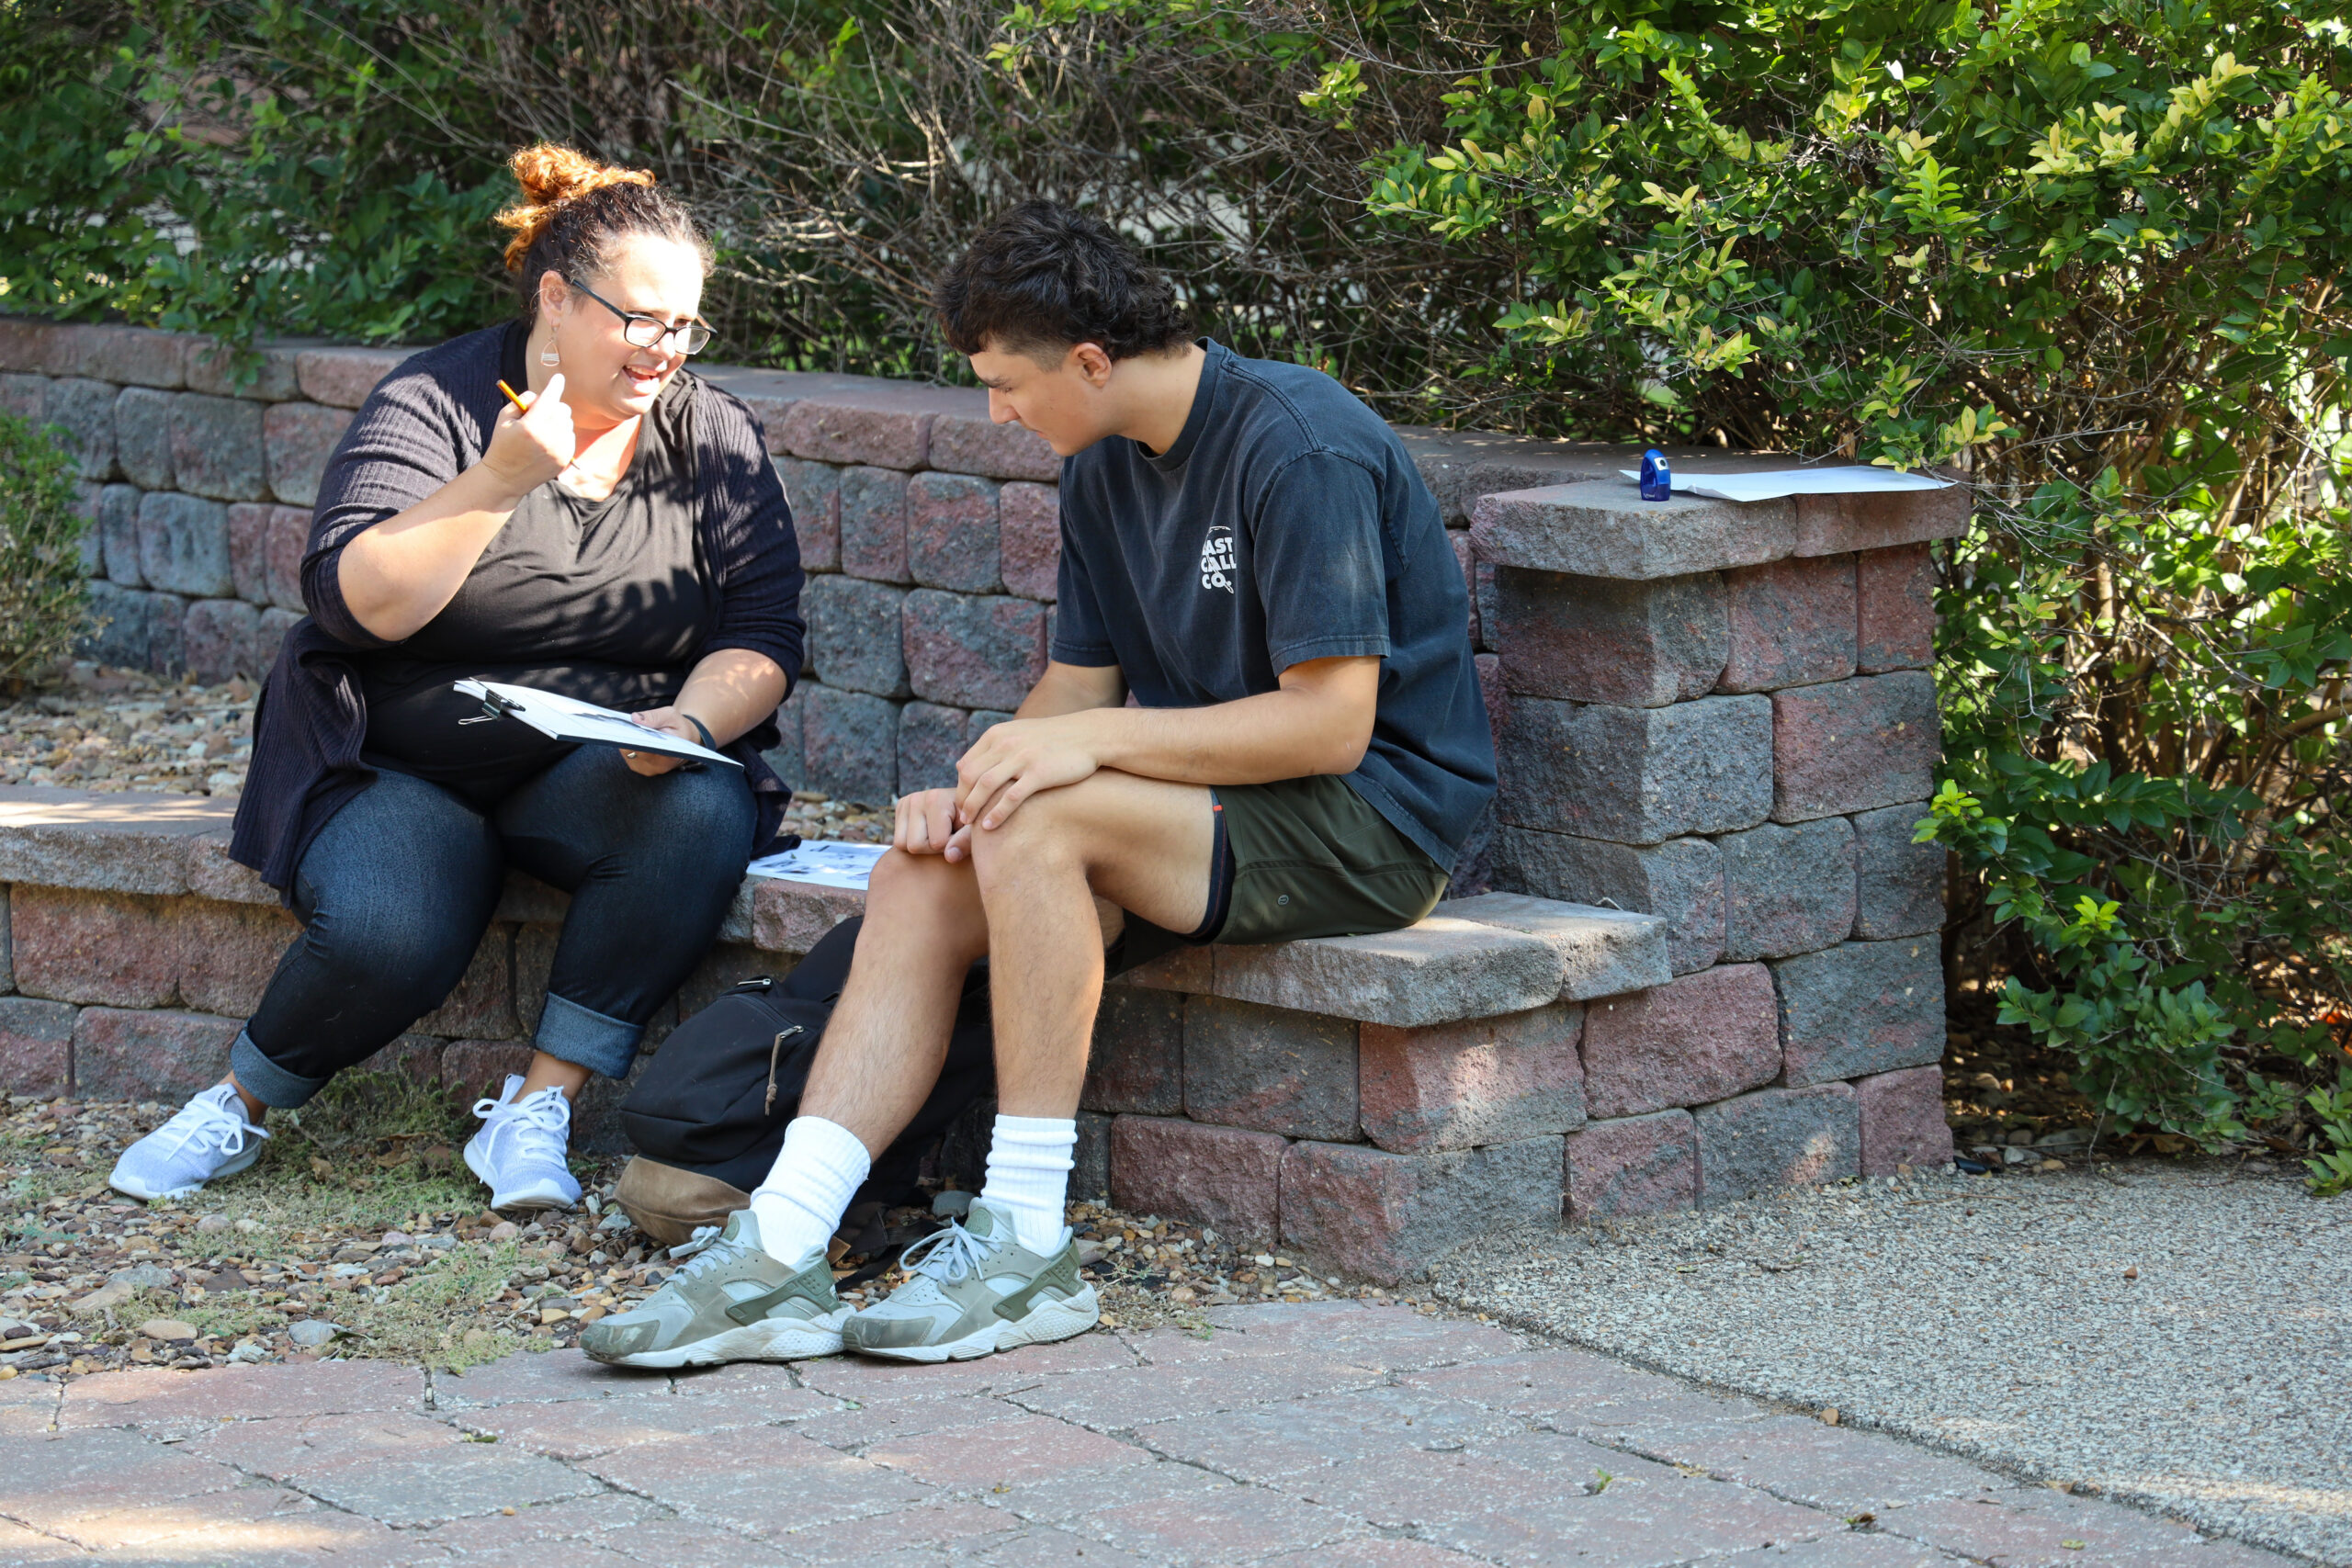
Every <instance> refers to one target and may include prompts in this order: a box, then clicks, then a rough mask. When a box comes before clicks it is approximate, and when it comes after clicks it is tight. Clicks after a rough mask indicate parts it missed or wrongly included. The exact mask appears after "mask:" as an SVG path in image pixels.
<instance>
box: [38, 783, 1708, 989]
mask: <svg viewBox="0 0 2352 1568" xmlns="http://www.w3.org/2000/svg"><path fill="white" fill-rule="evenodd" d="M234 815H235V807H234V806H233V805H232V804H230V803H228V802H223V801H214V800H211V799H209V797H206V796H202V795H150V794H141V793H136V792H132V791H122V792H119V793H96V792H86V791H79V790H66V789H50V788H42V787H39V786H32V787H27V786H22V785H18V786H16V787H12V788H0V883H7V884H12V885H24V886H35V887H57V888H71V889H75V890H79V891H84V892H94V893H120V894H134V895H143V896H149V897H172V896H175V895H190V896H193V897H198V898H207V899H215V900H219V901H220V902H224V903H232V904H252V905H269V906H276V905H277V902H278V898H277V893H276V891H275V890H273V889H272V888H270V887H269V886H267V885H266V884H265V883H264V882H263V881H262V880H261V879H260V878H259V877H258V876H256V875H254V874H253V873H252V872H251V871H249V870H248V869H246V868H245V867H244V866H242V865H239V864H238V863H235V862H234V861H232V860H231V859H229V856H228V843H229V823H230V820H231V818H232V817H233V816H234ZM569 902H570V899H569V898H568V897H566V896H565V895H564V894H562V893H560V892H559V891H557V890H556V889H554V888H551V887H548V886H546V885H545V884H543V883H540V882H538V881H537V880H536V879H535V878H532V877H530V876H526V875H525V874H522V873H520V872H512V873H509V874H508V876H507V886H506V891H505V893H504V895H503V897H501V899H500V900H499V905H498V908H497V910H496V912H495V913H494V914H493V915H492V920H493V921H511V922H515V923H518V924H549V925H552V924H557V923H560V921H561V920H562V919H563V912H564V908H565V907H566V906H567V905H568V904H569ZM864 908H865V897H864V895H863V894H860V893H857V892H854V891H852V890H850V889H846V888H838V887H824V886H817V885H814V884H810V883H803V882H786V881H780V880H777V879H775V878H773V877H760V876H747V877H745V878H744V879H743V886H741V888H740V889H739V890H738V891H737V893H736V896H735V903H734V907H733V908H731V909H729V912H728V918H727V921H726V923H725V924H724V925H723V926H721V927H720V929H719V935H718V940H719V942H722V943H734V944H740V945H743V946H748V947H751V948H753V949H756V950H758V951H760V952H763V953H775V954H778V955H784V956H794V957H797V956H798V955H799V954H801V953H806V952H808V951H809V948H810V947H811V946H813V945H814V944H815V943H816V942H817V940H818V939H819V938H820V937H821V936H823V935H824V934H825V933H826V932H827V931H831V930H832V929H833V927H834V926H836V925H838V924H840V923H841V922H842V920H844V919H848V918H849V917H850V916H852V915H854V914H858V913H860V912H862V911H863V910H864ZM1671 977H1672V976H1671V974H1670V972H1669V970H1668V965H1667V954H1666V922H1665V920H1663V919H1660V918H1658V917H1657V916H1655V915H1631V914H1624V913H1621V912H1620V911H1617V910H1614V909H1606V908H1590V907H1588V906H1584V905H1578V904H1566V903H1560V902H1557V901H1555V900H1553V899H1547V898H1531V897H1522V896H1521V895H1517V894H1508V893H1489V894H1484V895H1481V896H1479V897H1473V898H1458V899H1452V900H1448V901H1447V902H1444V903H1442V904H1440V905H1439V906H1438V908H1437V909H1436V911H1435V912H1434V913H1432V914H1431V915H1430V916H1429V918H1427V919H1424V920H1422V921H1421V922H1420V923H1419V924H1418V925H1415V926H1412V927H1409V928H1408V929H1406V930H1403V931H1389V932H1385V933H1384V934H1382V935H1379V936H1362V937H1330V938H1322V939H1317V940H1313V941H1306V942H1278V943H1273V944H1271V945H1264V946H1237V947H1204V948H1195V949H1190V950H1187V951H1184V952H1180V953H1171V954H1170V955H1169V956H1168V957H1166V958H1163V959H1160V960H1159V961H1158V962H1156V963H1154V964H1149V965H1148V966H1146V967H1145V968H1144V969H1141V970H1137V971H1135V972H1133V973H1132V974H1130V975H1127V976H1123V977H1122V983H1124V984H1126V985H1131V986H1138V987H1146V988H1149V989H1156V990H1170V991H1182V992H1186V993H1190V994H1193V995H1198V996H1211V997H1222V998H1227V999H1229V1000H1233V1001H1244V1002H1257V1003H1260V1004H1261V1005H1263V1006H1267V1007H1279V1008H1287V1009H1290V1010H1293V1011H1297V1012H1313V1013H1323V1014H1328V1015H1329V1016H1331V1017H1334V1018H1343V1019H1349V1020H1352V1021H1356V1022H1360V1023H1378V1024H1386V1025H1389V1026H1391V1027H1394V1028H1408V1029H1409V1028H1419V1027H1424V1026H1427V1025H1430V1024H1437V1023H1453V1022H1458V1021H1463V1020H1465V1019H1474V1018H1491V1017H1495V1016H1497V1015H1499V1014H1503V1013H1513V1012H1521V1011H1524V1010H1527V1009H1530V1008H1538V1007H1543V1006H1545V1005H1547V1004H1549V1003H1552V1002H1555V1001H1577V1002H1580V1001H1588V1000H1590V999H1592V998H1597V997H1607V996H1618V995H1623V994H1625V993H1628V992H1632V991H1639V990H1645V989H1647V988H1648V987H1652V986H1659V985H1664V984H1665V983H1666V982H1667V981H1668V979H1670V978H1671Z"/></svg>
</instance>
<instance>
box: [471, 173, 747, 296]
mask: <svg viewBox="0 0 2352 1568" xmlns="http://www.w3.org/2000/svg"><path fill="white" fill-rule="evenodd" d="M506 166H507V167H508V168H510V169H512V170H514V171H515V181H516V183H517V184H519V185H521V186H522V187H523V199H522V200H520V201H518V202H516V203H515V205H514V206H512V207H509V208H507V209H505V210H504V211H503V212H501V213H499V214H498V217H497V222H498V224H499V225H500V226H501V227H502V228H505V229H510V230H512V231H514V238H513V239H511V240H509V241H507V242H506V270H507V271H509V272H511V273H513V274H514V275H515V294H516V298H517V301H518V303H519V304H520V305H521V307H522V310H523V314H524V316H525V318H526V319H535V318H536V317H537V314H538V309H539V279H540V277H541V276H544V275H545V274H547V273H548V272H554V273H557V274H560V276H563V277H566V278H576V277H578V276H580V275H581V274H582V273H583V272H601V271H603V270H604V265H605V257H606V256H607V254H609V253H610V251H611V247H612V245H613V243H614V242H615V241H616V240H618V239H620V238H622V237H623V236H624V235H628V234H654V235H659V236H660V237H661V238H662V239H665V240H674V241H676V242H677V243H680V244H682V245H686V246H689V247H691V248H692V249H693V250H694V252H695V254H697V255H699V256H700V257H702V265H704V266H705V267H706V268H707V267H708V266H709V265H710V264H711V248H710V242H709V241H708V240H707V239H705V238H704V237H703V232H702V229H701V226H700V225H698V224H696V223H695V219H694V214H693V213H692V212H690V211H688V210H687V209H686V205H685V203H684V202H682V201H680V200H679V199H678V198H677V197H673V196H672V195H670V194H669V193H668V192H667V191H665V190H662V188H661V187H660V186H656V185H655V184H654V183H653V175H651V174H650V173H649V172H648V171H646V170H644V169H622V168H616V167H614V166H612V165H610V164H599V163H597V162H596V161H595V160H594V158H591V157H589V156H588V155H587V154H586V153H584V152H574V151H573V150H572V149H571V148H569V147H559V146H557V145H556V144H555V143H554V142H552V141H542V142H540V143H539V144H538V145H537V146H535V147H526V148H523V149H522V150H520V151H519V152H516V153H515V156H514V157H512V158H510V159H508V160H507V164H506Z"/></svg>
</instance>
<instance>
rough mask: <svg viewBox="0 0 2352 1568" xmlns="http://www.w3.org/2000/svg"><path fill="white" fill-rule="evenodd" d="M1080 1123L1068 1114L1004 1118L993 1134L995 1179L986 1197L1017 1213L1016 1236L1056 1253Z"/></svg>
mask: <svg viewBox="0 0 2352 1568" xmlns="http://www.w3.org/2000/svg"><path fill="white" fill-rule="evenodd" d="M1077 1147H1078V1122H1076V1121H1075V1120H1073V1119H1072V1118H1069V1117H1067V1116H999V1117H998V1118H997V1119H996V1130H995V1132H994V1133H993V1134H990V1135H989V1179H988V1180H987V1182H985V1183H984V1184H983V1185H982V1186H981V1188H980V1196H981V1197H983V1198H985V1199H987V1200H988V1201H989V1202H990V1203H991V1204H993V1205H995V1206H996V1207H997V1208H1000V1209H1002V1210H1004V1211H1005V1212H1006V1213H1010V1214H1011V1215H1012V1238H1013V1239H1014V1240H1015V1241H1017V1242H1019V1243H1020V1244H1021V1245H1022V1246H1023V1247H1026V1248H1027V1249H1028V1250H1029V1251H1031V1252H1035V1253H1037V1254H1039V1255H1041V1256H1044V1257H1051V1256H1052V1255H1053V1254H1054V1253H1055V1252H1057V1251H1058V1250H1060V1247H1061V1245H1062V1201H1063V1199H1064V1198H1065V1197H1067V1196H1068V1194H1069V1173H1070V1168H1071V1167H1072V1166H1074V1165H1076V1164H1077V1163H1078V1162H1077V1161H1076V1160H1074V1159H1072V1158H1071V1157H1070V1154H1071V1151H1072V1150H1074V1149H1076V1148H1077Z"/></svg>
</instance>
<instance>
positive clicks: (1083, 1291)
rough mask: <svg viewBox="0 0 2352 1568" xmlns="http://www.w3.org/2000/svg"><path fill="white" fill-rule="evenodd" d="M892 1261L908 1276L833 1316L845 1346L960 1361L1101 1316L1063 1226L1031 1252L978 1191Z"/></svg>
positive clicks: (1037, 1341) (1072, 1329) (1065, 1331)
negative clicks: (841, 1317)
mask: <svg viewBox="0 0 2352 1568" xmlns="http://www.w3.org/2000/svg"><path fill="white" fill-rule="evenodd" d="M900 1261H901V1263H903V1265H904V1266H905V1268H906V1269H907V1271H908V1272H909V1273H910V1275H912V1276H913V1278H911V1279H910V1280H908V1281H907V1282H906V1283H905V1284H903V1285H900V1286H899V1288H898V1289H897V1290H895V1291H893V1292H890V1297H889V1299H888V1301H885V1302H880V1303H876V1304H875V1305H873V1306H870V1307H867V1308H866V1309H865V1311H864V1312H861V1313H858V1314H854V1316H852V1317H851V1318H850V1320H849V1321H848V1322H847V1323H844V1324H843V1325H842V1344H843V1345H844V1346H846V1347H847V1348H850V1349H852V1350H862V1351H864V1352H865V1354H867V1355H869V1356H888V1357H889V1358H891V1359H894V1360H900V1361H947V1360H956V1361H968V1360H970V1359H972V1358H974V1357H975V1356H986V1355H989V1354H991V1353H993V1352H995V1351H998V1350H1010V1349H1012V1348H1013V1347H1014V1346H1016V1345H1045V1344H1049V1343H1051V1342H1052V1341H1054V1340H1056V1339H1068V1338H1070V1337H1073V1336H1075V1335H1080V1334H1083V1333H1085V1332H1086V1331H1087V1330H1088V1329H1090V1328H1091V1327H1093V1326H1094V1325H1095V1323H1096V1322H1097V1321H1098V1320H1099V1319H1100V1318H1101V1317H1102V1315H1103V1313H1102V1306H1101V1303H1099V1302H1098V1301H1097V1300H1096V1299H1095V1295H1094V1287H1093V1286H1092V1285H1091V1284H1089V1283H1087V1282H1086V1280H1084V1279H1083V1278H1082V1277H1080V1274H1079V1271H1078V1245H1077V1243H1076V1242H1075V1241H1073V1240H1072V1239H1071V1237H1070V1234H1069V1232H1068V1231H1067V1230H1065V1231H1064V1232H1062V1245H1061V1247H1060V1249H1059V1250H1058V1251H1057V1252H1056V1253H1055V1254H1054V1255H1053V1256H1052V1257H1051V1258H1040V1257H1039V1256H1037V1254H1035V1253H1034V1252H1031V1251H1028V1250H1027V1249H1025V1248H1023V1247H1022V1246H1021V1244H1020V1243H1019V1242H1016V1241H1015V1240H1013V1239H1012V1217H1011V1216H1010V1215H1008V1214H1006V1213H1003V1212H1001V1210H999V1209H997V1208H996V1207H994V1206H993V1205H992V1204H990V1203H989V1202H988V1201H986V1200H985V1199H976V1200H974V1201H973V1203H972V1208H971V1212H970V1213H968V1214H967V1215H965V1217H964V1222H963V1223H962V1224H952V1223H951V1224H949V1225H948V1227H947V1228H946V1229H945V1230H944V1231H941V1232H940V1233H939V1234H938V1235H933V1236H927V1237H925V1238H924V1239H923V1240H922V1241H919V1242H917V1243H916V1244H915V1245H914V1246H912V1247H909V1248H907V1251H906V1255H905V1257H904V1258H901V1259H900Z"/></svg>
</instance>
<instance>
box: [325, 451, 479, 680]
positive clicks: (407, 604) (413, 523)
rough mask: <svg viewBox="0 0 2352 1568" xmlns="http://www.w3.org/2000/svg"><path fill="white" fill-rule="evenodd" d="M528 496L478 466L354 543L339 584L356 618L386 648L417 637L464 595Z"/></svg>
mask: <svg viewBox="0 0 2352 1568" xmlns="http://www.w3.org/2000/svg"><path fill="white" fill-rule="evenodd" d="M524 493H526V492H524V491H515V490H514V489H513V488H512V486H511V484H510V483H509V481H507V480H506V479H503V478H502V477H501V476H500V475H498V474H497V473H496V472H495V471H493V470H492V469H491V468H490V467H489V466H488V465H487V464H483V463H477V464H475V465H474V466H473V467H472V468H468V469H467V470H466V471H465V472H463V473H461V474H459V475H458V477H457V478H456V479H451V480H450V481H449V482H448V483H447V484H446V485H443V486H442V487H441V488H440V489H439V490H436V491H434V492H433V493H432V494H431V495H428V496H426V497H425V498H424V500H423V501H420V502H417V503H416V504H415V505H414V506H412V507H410V508H409V509H408V510H407V511H405V512H402V513H398V514H396V515H394V516H391V517H388V518H386V519H385V520H384V521H383V522H381V523H379V524H377V525H375V526H374V527H372V528H369V529H368V530H366V531H365V532H363V533H361V534H359V535H357V536H355V537H354V538H353V539H352V540H351V541H350V542H349V543H348V544H346V545H345V546H344V547H343V552H342V554H341V555H339V556H338V557H336V558H335V572H336V582H337V585H338V586H339V587H341V589H342V590H343V602H344V604H345V607H346V608H348V609H349V610H350V612H351V615H352V617H353V618H354V619H356V621H358V623H359V624H360V625H361V626H365V627H366V628H367V629H368V631H369V632H371V633H373V634H374V635H375V636H377V637H382V638H383V639H384V640H385V641H386V642H401V641H404V640H406V639H407V638H408V637H413V636H414V635H415V633H416V631H417V629H418V628H419V627H421V626H424V624H425V623H426V622H427V621H430V620H431V619H432V618H433V617H434V616H435V615H439V614H440V613H441V611H442V609H443V608H444V607H445V606H446V605H447V604H448V603H449V601H450V600H451V599H453V598H455V597H456V596H457V592H458V588H459V587H460V586H462V585H463V584H464V582H465V581H466V574H467V573H469V572H470V571H472V570H473V569H474V563H475V562H476V561H478V560H480V559H481V553H482V551H483V550H484V549H486V548H488V547H489V545H490V542H491V540H492V539H494V538H496V537H497V536H498V531H499V530H500V529H501V528H503V527H504V526H505V525H506V520H507V518H509V517H510V516H512V515H514V513H515V508H516V507H517V506H519V505H521V504H522V502H523V495H524Z"/></svg>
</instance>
